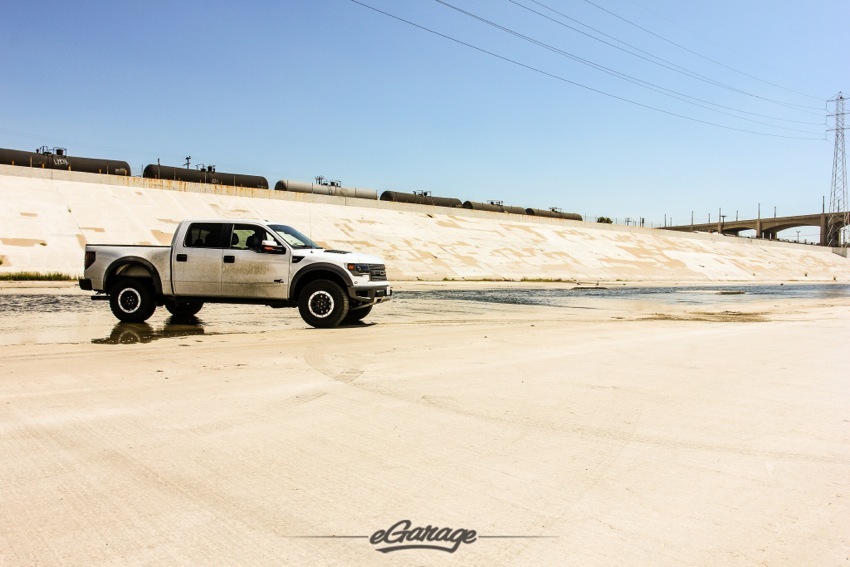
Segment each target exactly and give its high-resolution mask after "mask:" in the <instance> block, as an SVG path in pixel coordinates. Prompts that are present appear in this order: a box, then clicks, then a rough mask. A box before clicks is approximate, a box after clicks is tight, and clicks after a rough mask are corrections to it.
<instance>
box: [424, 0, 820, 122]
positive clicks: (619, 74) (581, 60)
mask: <svg viewBox="0 0 850 567" xmlns="http://www.w3.org/2000/svg"><path fill="white" fill-rule="evenodd" d="M434 1H435V2H437V3H439V4H441V5H443V6H445V7H447V8H451V9H453V10H456V11H458V12H460V13H461V14H464V15H466V16H469V17H471V18H474V19H476V20H478V21H480V22H482V23H485V24H487V25H489V26H492V27H494V28H496V29H499V30H501V31H503V32H505V33H508V34H511V35H513V36H515V37H518V38H520V39H522V40H524V41H527V42H529V43H533V44H534V45H537V46H538V47H542V48H544V49H548V50H549V51H552V52H554V53H557V54H558V55H561V56H563V57H566V58H568V59H572V60H573V61H576V62H578V63H581V64H583V65H587V66H588V67H592V68H594V69H596V70H597V71H602V72H603V73H607V74H609V75H612V76H614V77H617V78H619V79H622V80H624V81H627V82H630V83H632V84H635V85H638V86H641V87H643V88H646V89H649V90H651V91H654V92H657V93H659V94H663V95H664V96H668V97H670V98H674V99H676V100H679V101H682V102H685V103H688V104H692V105H694V106H698V107H700V108H704V109H706V110H710V111H711V112H717V113H719V114H723V115H725V116H731V117H732V118H737V119H739V120H745V121H747V122H752V123H754V124H761V125H763V126H768V127H771V128H778V129H780V130H787V131H790V132H800V133H804V134H812V135H815V132H811V131H809V130H800V129H797V128H787V127H785V126H777V125H775V124H770V123H767V122H761V121H759V120H753V119H751V118H744V117H741V116H737V115H735V114H730V113H728V112H723V111H721V110H717V109H716V108H710V107H708V106H705V105H706V104H708V105H711V106H716V107H719V108H725V109H727V110H732V111H733V112H738V113H742V114H749V115H752V116H762V117H764V118H769V119H771V120H779V121H783V120H784V119H782V118H774V117H771V116H764V115H757V114H755V113H752V112H748V111H746V110H740V109H736V108H732V107H728V106H723V105H720V104H715V103H713V102H710V101H707V100H703V99H700V98H697V97H693V96H690V95H687V94H684V93H680V92H678V91H674V90H671V89H668V88H665V87H662V86H660V85H657V84H655V83H650V82H648V81H644V80H642V79H638V78H637V77H633V76H631V75H627V74H625V73H622V72H620V71H617V70H615V69H611V68H609V67H605V66H604V65H600V64H598V63H595V62H593V61H590V60H588V59H584V58H583V57H579V56H577V55H575V54H572V53H569V52H566V51H563V50H561V49H559V48H557V47H554V46H552V45H550V44H548V43H544V42H542V41H540V40H537V39H534V38H532V37H529V36H527V35H524V34H521V33H519V32H517V31H515V30H512V29H510V28H507V27H505V26H502V25H500V24H497V23H495V22H493V21H490V20H488V19H486V18H482V17H481V16H478V15H476V14H473V13H472V12H468V11H466V10H463V9H461V8H458V7H457V6H454V5H452V4H449V3H448V2H445V1H444V0H434ZM508 1H509V2H513V0H508ZM686 99H690V100H686ZM694 101H697V102H694ZM698 102H700V103H704V104H698ZM792 122H796V121H792Z"/></svg>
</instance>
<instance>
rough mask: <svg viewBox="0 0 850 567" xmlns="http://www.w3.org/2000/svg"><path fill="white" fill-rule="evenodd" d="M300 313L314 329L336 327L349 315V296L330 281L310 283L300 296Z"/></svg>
mask: <svg viewBox="0 0 850 567" xmlns="http://www.w3.org/2000/svg"><path fill="white" fill-rule="evenodd" d="M298 312H299V313H301V318H302V319H304V322H306V323H307V324H308V325H310V326H312V327H317V328H320V329H327V328H330V327H336V326H337V325H339V324H340V323H341V322H342V320H343V319H344V318H345V316H346V315H347V314H348V295H346V293H345V290H343V289H342V288H341V287H340V286H339V285H338V284H336V283H334V282H332V281H330V280H316V281H313V282H310V283H308V284H307V285H306V286H304V289H303V290H301V295H299V296H298Z"/></svg>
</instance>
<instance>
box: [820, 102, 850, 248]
mask: <svg viewBox="0 0 850 567" xmlns="http://www.w3.org/2000/svg"><path fill="white" fill-rule="evenodd" d="M844 100H845V98H844V95H843V94H842V93H841V92H839V93H838V94H837V95H836V97H835V99H833V100H831V101H829V102H834V103H835V115H834V116H835V154H834V156H833V158H832V188H831V189H830V192H829V219H828V221H827V233H826V234H827V238H826V245H827V246H847V230H848V229H847V226H848V225H850V211H848V203H847V157H846V155H845V154H844ZM842 234H843V235H844V237H843V238H842Z"/></svg>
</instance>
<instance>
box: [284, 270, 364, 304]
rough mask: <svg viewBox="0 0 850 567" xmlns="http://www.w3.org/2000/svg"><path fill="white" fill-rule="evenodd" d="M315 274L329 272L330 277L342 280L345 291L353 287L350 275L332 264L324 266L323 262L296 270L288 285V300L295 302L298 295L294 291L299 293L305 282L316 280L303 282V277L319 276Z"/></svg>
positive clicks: (310, 279) (309, 279)
mask: <svg viewBox="0 0 850 567" xmlns="http://www.w3.org/2000/svg"><path fill="white" fill-rule="evenodd" d="M316 272H330V273H331V274H332V275H334V276H336V277H338V278H339V279H341V280H342V282H343V283H344V284H345V285H344V289H345V290H347V289H348V288H350V287H351V286H352V285H354V282H352V281H351V274H349V273H348V271H347V270H344V269H343V268H340V267H339V266H335V265H334V264H326V263H324V262H319V263H316V264H310V265H308V266H304V267H303V268H301V269H300V270H298V272H297V273H296V274H295V276H294V277H293V278H292V281H291V282H290V284H289V298H290V299H291V300H295V301H297V300H298V294H297V293H296V291H299V290H300V289H301V288H302V287H304V286H305V285H306V284H307V282H310V281H312V280H314V279H316V278H315V277H310V278H307V279H306V280H305V279H304V277H305V276H308V275H310V274H313V275H314V276H316V275H319V274H316ZM302 282H303V283H302Z"/></svg>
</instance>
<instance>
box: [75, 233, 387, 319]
mask: <svg viewBox="0 0 850 567" xmlns="http://www.w3.org/2000/svg"><path fill="white" fill-rule="evenodd" d="M79 285H80V288H81V289H84V290H89V291H96V292H97V295H95V296H93V297H92V299H108V300H109V303H110V306H111V307H112V313H114V314H115V316H116V317H117V318H118V319H119V320H121V321H126V322H132V323H139V322H142V321H146V320H147V319H148V318H149V317H150V316H151V315H152V314H153V312H154V310H155V309H156V307H157V306H158V305H164V306H165V308H166V309H168V311H169V312H171V313H172V314H173V315H180V316H191V315H195V314H197V313H198V311H200V310H201V308H202V307H203V305H204V303H250V304H260V305H269V306H271V307H298V310H299V312H300V313H301V317H302V318H303V319H304V321H306V322H307V323H308V324H309V325H312V326H313V327H321V328H327V327H336V326H337V325H339V324H349V323H355V322H357V321H360V320H361V319H363V318H364V317H365V316H366V315H368V314H369V312H370V311H371V310H372V306H373V305H375V304H376V303H381V302H384V301H387V300H389V299H390V297H391V296H392V288H391V287H390V284H389V282H388V281H387V272H386V267H385V265H384V262H383V261H382V260H381V259H380V258H376V257H374V256H367V255H365V254H359V253H355V252H346V251H342V250H324V249H322V248H321V247H320V246H319V245H317V244H316V243H315V242H313V241H312V240H310V239H309V238H308V237H306V236H304V235H303V234H301V233H300V232H298V231H297V230H295V229H294V228H291V227H289V226H286V225H283V224H278V223H273V222H266V221H246V220H191V221H183V222H181V223H180V224H179V225H178V227H177V230H176V232H175V233H174V237H173V239H172V241H171V246H133V245H106V244H88V245H86V254H85V273H84V275H83V278H82V279H80V281H79Z"/></svg>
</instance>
